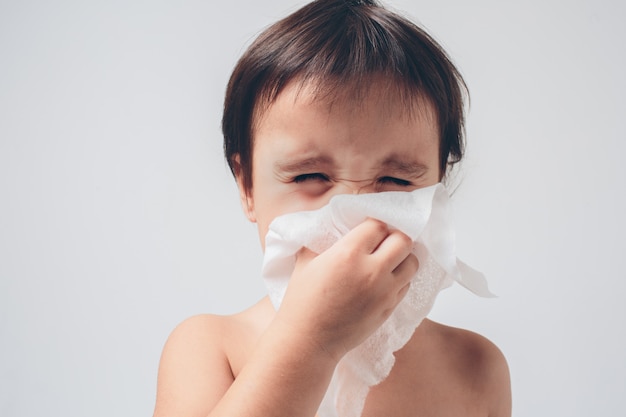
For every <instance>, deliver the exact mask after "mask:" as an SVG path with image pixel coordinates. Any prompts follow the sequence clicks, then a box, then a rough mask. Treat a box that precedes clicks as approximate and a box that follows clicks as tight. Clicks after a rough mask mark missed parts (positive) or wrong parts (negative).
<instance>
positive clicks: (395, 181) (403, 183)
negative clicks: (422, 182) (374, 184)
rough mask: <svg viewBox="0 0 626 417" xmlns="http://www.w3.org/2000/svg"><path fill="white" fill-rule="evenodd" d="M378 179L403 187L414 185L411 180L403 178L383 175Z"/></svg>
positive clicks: (382, 182) (381, 181) (380, 182)
mask: <svg viewBox="0 0 626 417" xmlns="http://www.w3.org/2000/svg"><path fill="white" fill-rule="evenodd" d="M377 181H378V183H379V184H391V185H399V186H402V187H408V186H410V185H412V184H411V181H407V180H403V179H401V178H395V177H381V178H379V179H378V180H377Z"/></svg>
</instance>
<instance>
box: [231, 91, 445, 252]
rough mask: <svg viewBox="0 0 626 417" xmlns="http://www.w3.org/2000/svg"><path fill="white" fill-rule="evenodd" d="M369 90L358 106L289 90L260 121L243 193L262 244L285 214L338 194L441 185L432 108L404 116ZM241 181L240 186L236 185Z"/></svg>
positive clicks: (400, 108)
mask: <svg viewBox="0 0 626 417" xmlns="http://www.w3.org/2000/svg"><path fill="white" fill-rule="evenodd" d="M379 90H380V89H378V88H377V87H373V88H372V89H371V92H370V94H368V95H367V96H366V97H365V98H364V99H363V100H362V101H360V102H359V103H355V102H354V100H335V101H334V102H333V103H332V104H329V103H328V102H327V101H324V100H323V99H322V100H319V99H318V100H313V96H312V93H311V91H307V89H306V88H304V89H298V86H297V85H289V86H287V87H286V88H285V89H284V90H283V92H281V93H280V94H279V96H278V97H277V99H276V101H275V102H274V103H273V104H272V105H270V106H269V107H268V108H267V109H266V110H265V111H264V112H262V115H261V117H260V119H259V120H258V121H257V123H256V125H255V129H254V145H253V154H252V189H251V190H250V192H249V193H248V194H246V193H245V192H244V191H242V192H241V194H242V200H243V203H244V209H245V210H246V214H247V216H248V218H249V219H250V220H251V221H255V222H256V223H257V225H258V230H259V236H260V238H261V244H262V245H263V244H264V239H265V235H266V233H267V230H268V226H269V224H270V223H271V221H272V220H273V219H274V218H275V217H277V216H280V215H282V214H286V213H291V212H295V211H301V210H314V209H317V208H320V207H322V206H323V205H325V204H326V203H328V201H329V200H330V198H331V197H332V196H334V195H337V194H346V193H350V194H352V193H369V192H380V191H412V190H415V189H417V188H422V187H426V186H430V185H434V184H436V183H437V182H439V173H440V170H439V135H438V131H437V120H436V116H435V115H434V113H433V111H432V108H431V106H430V105H429V104H428V103H426V102H423V103H421V104H420V105H419V108H416V109H414V111H413V112H412V113H411V114H409V112H407V111H406V109H404V108H403V104H402V103H401V102H400V100H399V99H394V98H389V97H388V96H389V95H387V94H381V91H379ZM240 183H241V181H240Z"/></svg>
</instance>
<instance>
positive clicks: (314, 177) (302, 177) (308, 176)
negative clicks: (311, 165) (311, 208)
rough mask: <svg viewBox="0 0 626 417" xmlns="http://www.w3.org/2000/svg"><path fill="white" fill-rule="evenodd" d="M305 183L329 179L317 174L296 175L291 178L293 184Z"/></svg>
mask: <svg viewBox="0 0 626 417" xmlns="http://www.w3.org/2000/svg"><path fill="white" fill-rule="evenodd" d="M306 181H329V178H328V176H327V175H324V174H322V173H319V172H313V173H309V174H300V175H296V176H295V177H294V178H293V182H295V183H301V182H306Z"/></svg>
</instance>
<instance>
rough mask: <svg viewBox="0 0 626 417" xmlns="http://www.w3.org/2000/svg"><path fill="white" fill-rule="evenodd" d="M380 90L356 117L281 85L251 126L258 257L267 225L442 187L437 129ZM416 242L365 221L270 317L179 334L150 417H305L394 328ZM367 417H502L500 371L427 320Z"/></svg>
mask: <svg viewBox="0 0 626 417" xmlns="http://www.w3.org/2000/svg"><path fill="white" fill-rule="evenodd" d="M386 87H387V86H386V85H384V83H382V84H380V85H379V86H376V85H375V86H374V87H372V92H371V93H370V94H369V95H368V96H367V97H365V98H363V100H362V101H360V102H359V103H358V105H355V103H354V102H352V101H350V100H341V99H339V100H337V101H334V102H333V103H332V105H329V103H325V102H323V101H320V100H316V99H315V97H312V96H311V95H310V94H309V93H310V91H309V90H307V89H306V88H305V89H298V88H297V86H293V85H292V86H287V87H286V88H285V90H284V91H283V92H281V94H280V95H279V97H278V98H277V100H276V102H275V103H273V104H272V105H271V106H269V108H268V109H266V110H265V111H264V112H263V113H262V114H260V115H259V116H258V117H259V120H258V122H257V124H256V128H255V132H254V141H255V143H254V148H253V172H252V180H253V181H252V183H253V188H252V189H250V190H247V189H244V188H243V186H242V179H241V177H240V175H239V173H238V183H239V186H240V195H241V202H242V205H243V208H244V212H245V213H246V215H247V217H248V219H249V220H250V221H253V222H256V223H257V225H258V229H259V237H260V238H261V244H262V246H263V237H264V236H265V234H266V232H267V229H268V227H269V224H270V223H271V221H272V220H273V219H274V218H275V217H277V216H279V215H281V214H285V213H290V212H293V211H297V210H310V209H315V208H319V207H321V206H323V205H324V204H326V203H327V202H328V200H329V199H330V198H331V197H332V196H333V195H337V194H342V193H354V192H379V191H389V190H394V191H412V190H414V189H418V188H421V187H426V186H429V185H433V184H436V183H437V182H438V181H439V180H440V176H439V175H440V169H439V162H438V161H439V158H438V144H439V137H438V133H437V132H438V131H437V125H436V117H435V116H434V114H433V112H432V109H431V107H430V106H429V105H428V103H421V104H422V105H421V106H418V107H416V109H414V110H415V111H414V112H412V113H411V112H407V110H406V107H405V103H403V102H401V101H397V100H394V98H393V97H391V96H389V95H387V94H386V93H385V92H386V91H387V88H386ZM411 247H412V242H411V241H410V239H409V238H408V237H407V236H405V235H404V234H402V233H400V232H398V231H390V230H389V229H388V227H387V226H386V225H385V224H384V223H381V222H379V221H376V220H373V219H368V220H366V221H365V222H363V223H362V224H360V225H358V226H357V227H355V228H354V229H353V230H351V231H350V232H349V233H348V234H346V235H345V236H344V237H343V238H342V239H340V240H339V241H338V242H337V243H335V244H334V245H333V246H332V247H331V248H329V249H328V250H327V251H325V252H323V253H321V254H319V255H317V254H315V253H313V252H310V251H307V250H302V251H301V252H300V253H299V254H298V258H297V261H296V268H295V270H294V272H293V274H292V276H291V280H290V282H289V286H288V288H287V292H286V294H285V298H284V299H283V302H282V304H281V307H280V308H279V310H278V311H275V310H274V309H273V307H272V306H271V304H270V303H269V301H268V300H267V299H264V300H262V301H261V302H259V303H258V304H256V305H255V306H253V307H251V308H250V309H248V310H245V311H244V312H242V313H239V314H236V315H233V316H227V317H219V316H212V315H203V316H197V317H193V318H191V319H188V320H187V321H185V322H183V323H182V324H181V325H180V326H179V327H178V328H177V329H175V330H174V332H173V333H172V335H171V336H170V338H169V340H168V342H167V344H166V346H165V348H164V351H163V356H162V358H161V364H160V368H159V379H158V388H157V403H156V409H155V414H154V415H155V417H169V416H177V417H192V416H193V417H195V416H197V417H207V416H209V417H218V416H219V417H222V416H224V417H226V416H228V417H244V416H245V417H254V416H263V417H266V416H275V417H283V416H284V417H298V416H302V417H305V416H306V417H313V416H315V413H316V411H317V409H318V407H319V404H320V402H321V400H322V398H323V396H324V393H325V391H326V389H327V387H328V384H329V382H330V378H331V376H332V373H333V371H334V369H335V367H336V365H337V363H338V361H339V360H340V359H341V358H342V357H343V355H345V354H346V353H347V352H348V351H349V350H351V349H353V348H354V347H356V346H357V345H359V344H360V343H361V342H362V341H363V340H365V339H366V338H367V336H369V335H370V334H371V333H372V332H373V331H374V330H375V329H376V328H378V327H379V326H380V325H381V324H382V323H383V321H384V320H385V319H386V318H387V317H389V315H390V314H391V312H392V311H393V309H394V308H395V307H396V305H397V304H398V303H399V302H400V301H401V300H402V298H403V296H404V295H405V294H406V291H407V289H408V284H409V281H410V279H411V277H412V276H413V275H414V274H415V272H416V271H417V269H418V267H419V263H418V261H417V259H416V258H415V256H413V255H412V254H411ZM395 355H396V364H395V366H394V368H393V369H392V371H391V374H390V375H389V377H388V378H387V379H385V380H384V381H383V382H382V383H381V384H379V385H378V386H376V387H373V388H372V389H371V391H370V393H369V395H368V397H367V401H366V404H365V409H364V412H363V416H388V415H392V416H395V417H402V416H482V417H487V416H492V417H507V416H510V413H511V411H510V409H511V404H510V402H511V395H510V382H509V374H508V368H507V365H506V361H505V359H504V357H503V356H502V354H501V353H500V351H499V350H498V349H497V348H496V347H495V346H494V345H493V344H492V343H491V342H489V341H488V340H486V339H485V338H483V337H481V336H479V335H476V334H474V333H471V332H467V331H464V330H460V329H453V328H450V327H446V326H443V325H440V324H437V323H434V322H432V321H429V320H425V321H424V322H423V323H422V324H421V325H420V326H419V327H418V329H417V330H416V332H415V333H414V335H413V337H412V338H411V340H410V341H409V342H408V343H407V344H406V345H405V346H404V347H403V348H402V349H401V350H399V351H398V352H396V354H395Z"/></svg>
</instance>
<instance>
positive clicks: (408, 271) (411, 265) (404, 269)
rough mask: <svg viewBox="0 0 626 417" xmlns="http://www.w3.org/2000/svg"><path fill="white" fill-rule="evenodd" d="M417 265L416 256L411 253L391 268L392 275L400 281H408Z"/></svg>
mask: <svg viewBox="0 0 626 417" xmlns="http://www.w3.org/2000/svg"><path fill="white" fill-rule="evenodd" d="M419 265H420V263H419V261H418V260H417V257H416V256H415V255H413V254H412V253H411V254H409V256H407V257H406V258H404V260H403V261H402V262H400V264H399V265H398V266H397V267H396V269H394V270H393V275H394V276H396V277H397V278H398V280H400V281H402V282H409V281H410V280H411V278H413V276H414V275H415V273H416V272H417V269H418V268H419Z"/></svg>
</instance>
